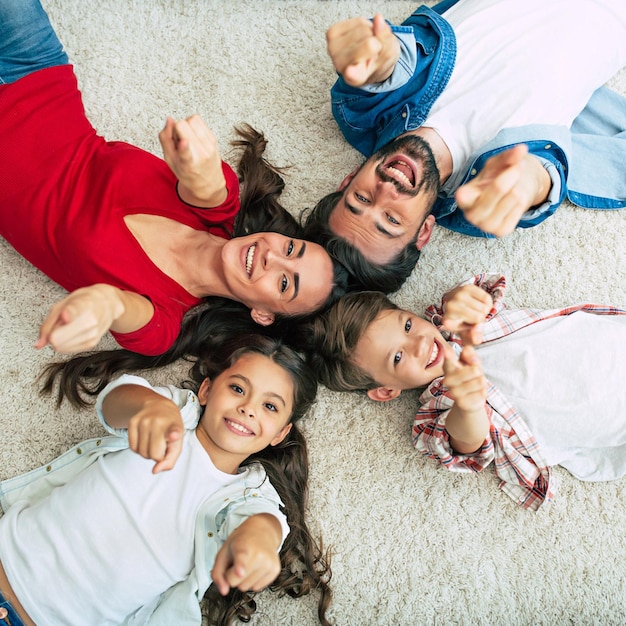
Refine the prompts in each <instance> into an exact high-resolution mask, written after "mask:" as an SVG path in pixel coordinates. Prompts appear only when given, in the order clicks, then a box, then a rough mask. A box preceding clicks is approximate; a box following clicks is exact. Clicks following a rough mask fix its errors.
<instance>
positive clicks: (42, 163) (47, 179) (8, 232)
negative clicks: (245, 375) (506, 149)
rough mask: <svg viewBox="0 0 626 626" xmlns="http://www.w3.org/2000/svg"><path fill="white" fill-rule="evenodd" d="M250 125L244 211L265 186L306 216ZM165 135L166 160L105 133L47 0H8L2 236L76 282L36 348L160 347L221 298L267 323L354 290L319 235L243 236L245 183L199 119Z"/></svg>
mask: <svg viewBox="0 0 626 626" xmlns="http://www.w3.org/2000/svg"><path fill="white" fill-rule="evenodd" d="M242 134H243V141H240V142H239V143H240V145H243V146H244V147H245V148H246V151H245V154H244V157H243V160H245V161H246V162H247V167H245V168H240V171H245V176H246V178H248V177H249V178H250V180H243V181H242V182H243V184H244V189H245V188H246V186H247V188H248V192H247V193H244V196H242V202H243V204H244V208H245V205H246V204H247V205H249V206H250V207H251V208H252V207H254V210H255V211H257V212H258V210H259V208H258V201H259V197H258V196H261V200H263V201H264V202H265V203H266V204H269V205H270V206H269V207H268V208H269V209H270V210H272V211H274V213H280V212H284V214H285V215H283V217H284V218H285V219H287V220H291V221H292V222H293V224H294V225H295V220H293V219H292V218H291V217H290V216H289V215H288V214H287V213H286V211H284V209H282V207H280V205H278V203H277V202H276V198H277V197H278V195H280V192H281V191H282V185H283V181H282V179H281V178H280V176H279V174H278V173H277V171H276V170H274V169H273V168H271V166H269V165H268V164H267V163H265V162H264V161H263V160H262V158H261V154H262V151H263V147H264V145H265V142H264V139H263V137H262V136H261V135H259V134H258V133H256V132H255V131H253V130H252V129H249V128H248V129H247V130H246V131H242ZM159 139H160V142H161V146H162V148H163V154H164V157H165V160H163V159H160V158H158V157H156V156H154V155H152V154H150V153H148V152H146V151H144V150H141V149H140V148H137V147H135V146H132V145H129V144H126V143H121V142H107V141H106V140H105V139H104V138H102V137H100V136H99V135H97V134H96V131H95V130H94V128H93V127H92V125H91V124H90V122H89V121H88V120H87V118H86V116H85V111H84V108H83V103H82V98H81V95H80V92H79V90H78V87H77V82H76V77H75V75H74V72H73V68H72V66H71V65H69V64H68V61H67V56H66V54H65V52H64V51H63V48H62V46H61V44H60V42H59V41H58V39H57V37H56V34H55V33H54V31H53V29H52V27H51V25H50V22H49V20H48V17H47V15H46V13H45V11H44V10H43V9H42V7H41V5H40V4H39V1H38V0H28V1H25V0H0V145H1V146H2V149H1V150H0V234H2V236H3V237H4V238H5V239H6V240H7V241H8V242H9V243H10V244H11V245H12V246H13V247H14V248H15V249H16V250H17V251H18V252H19V253H20V254H21V255H23V256H24V257H25V258H27V259H28V260H29V261H30V262H31V263H33V264H34V265H35V266H37V267H38V268H39V269H41V270H42V271H43V272H45V273H46V274H47V275H48V276H49V277H50V278H52V279H53V280H54V281H55V282H57V283H58V284H60V285H61V286H63V287H65V288H66V289H68V291H70V292H71V293H70V294H69V295H68V296H67V297H66V298H64V299H63V300H61V301H60V302H59V303H57V304H56V305H54V306H53V307H52V309H51V310H50V313H49V315H48V316H47V317H46V319H45V320H44V322H43V324H42V326H41V331H40V335H39V338H38V340H37V343H36V347H39V348H41V347H43V346H45V345H47V344H50V345H51V346H52V347H53V348H54V349H55V350H57V351H59V352H76V351H80V350H85V349H88V348H91V347H93V346H95V345H96V344H97V343H98V341H99V340H100V339H101V337H102V336H103V335H104V334H105V333H106V332H107V330H110V331H111V332H112V334H113V335H114V337H115V338H116V340H117V341H118V343H119V344H120V345H121V346H123V347H125V348H127V349H129V350H132V351H135V352H140V353H142V354H148V355H156V354H161V353H163V352H165V351H166V350H168V349H169V348H170V347H171V346H172V344H173V343H174V341H175V340H176V338H177V337H178V335H179V332H180V325H181V321H182V319H183V316H184V314H185V313H186V312H187V311H188V310H189V309H191V308H192V307H194V306H196V305H198V304H200V303H201V302H202V300H203V299H204V298H206V297H207V296H222V297H225V298H229V299H232V300H235V301H238V302H241V303H243V304H245V305H246V306H247V307H248V308H249V309H250V313H251V316H252V318H253V319H254V320H255V321H256V322H257V323H259V324H262V325H267V324H271V323H272V322H273V321H274V319H275V317H276V316H285V317H289V316H301V315H305V314H308V313H312V312H314V311H316V310H318V309H320V308H322V307H323V306H324V305H326V304H327V303H328V302H329V301H330V300H332V299H334V297H335V295H336V293H339V292H340V291H342V287H340V286H338V283H341V282H342V279H341V278H340V275H341V270H338V269H337V268H336V266H335V265H334V264H333V262H332V260H331V258H330V257H329V256H328V254H327V253H326V251H325V250H324V249H323V248H322V247H321V246H319V245H316V244H313V243H310V242H305V241H302V240H299V239H296V238H292V237H287V236H283V235H280V234H277V233H274V232H256V233H255V234H249V235H245V236H242V237H236V238H234V239H231V237H232V235H233V232H234V227H235V217H236V216H237V213H238V211H239V206H240V202H239V180H238V177H237V175H236V174H235V172H234V171H233V170H232V169H231V168H230V167H229V166H228V165H227V164H226V163H224V162H223V161H222V160H221V158H220V154H219V151H218V147H217V142H216V139H215V136H214V135H213V133H212V132H211V131H210V130H209V128H208V127H207V126H206V125H205V123H204V122H203V121H202V119H201V118H200V117H199V116H197V115H194V116H192V117H190V118H188V119H186V120H180V121H174V120H173V119H171V118H170V119H168V120H167V122H166V124H165V128H164V129H163V130H162V131H161V133H160V134H159ZM259 143H260V145H261V148H260V150H259V148H258V144H259ZM263 181H265V182H266V184H265V186H263ZM267 184H269V187H270V188H271V190H270V191H269V193H268V188H267ZM261 208H262V209H264V210H267V208H266V207H265V206H262V207H261ZM242 228H243V229H246V226H245V225H243V226H242ZM294 228H295V226H294ZM269 229H270V228H269V227H266V228H264V230H269ZM292 230H293V229H292ZM248 232H250V230H249V228H248Z"/></svg>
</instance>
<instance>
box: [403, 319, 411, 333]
mask: <svg viewBox="0 0 626 626" xmlns="http://www.w3.org/2000/svg"><path fill="white" fill-rule="evenodd" d="M412 325H413V324H412V323H411V320H410V319H408V320H407V321H406V324H405V325H404V332H405V333H408V332H409V331H410V330H411V326H412Z"/></svg>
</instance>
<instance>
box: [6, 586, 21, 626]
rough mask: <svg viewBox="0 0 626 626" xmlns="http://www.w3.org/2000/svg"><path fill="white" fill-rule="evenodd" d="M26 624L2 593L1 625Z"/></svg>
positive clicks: (15, 625) (14, 625)
mask: <svg viewBox="0 0 626 626" xmlns="http://www.w3.org/2000/svg"><path fill="white" fill-rule="evenodd" d="M5 625H6V626H24V622H23V621H22V619H21V618H20V616H19V615H18V614H17V613H16V612H15V609H14V608H13V606H12V605H11V604H10V603H9V602H7V601H6V600H5V599H4V596H3V595H2V594H1V593H0V626H5Z"/></svg>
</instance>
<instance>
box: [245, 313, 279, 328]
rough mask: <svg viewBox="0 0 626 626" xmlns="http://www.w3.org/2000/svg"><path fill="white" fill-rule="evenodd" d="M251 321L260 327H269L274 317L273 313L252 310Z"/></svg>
mask: <svg viewBox="0 0 626 626" xmlns="http://www.w3.org/2000/svg"><path fill="white" fill-rule="evenodd" d="M250 316H251V317H252V319H253V320H254V321H255V322H256V323H257V324H259V325H260V326H269V325H270V324H273V323H274V319H275V315H274V314H273V313H267V312H266V311H260V310H259V309H252V310H251V311H250Z"/></svg>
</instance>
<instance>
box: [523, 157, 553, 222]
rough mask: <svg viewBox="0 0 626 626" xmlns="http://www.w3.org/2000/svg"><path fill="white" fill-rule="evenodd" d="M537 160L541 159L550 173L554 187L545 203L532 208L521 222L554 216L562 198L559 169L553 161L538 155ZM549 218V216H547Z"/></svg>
mask: <svg viewBox="0 0 626 626" xmlns="http://www.w3.org/2000/svg"><path fill="white" fill-rule="evenodd" d="M534 157H535V158H536V159H539V162H540V163H541V165H543V167H544V169H545V170H546V172H548V176H550V181H551V184H552V186H551V187H550V192H549V193H548V197H547V198H546V200H545V202H543V203H541V204H540V205H539V206H535V207H532V208H531V209H528V211H526V213H524V215H522V217H521V218H520V222H530V221H533V222H536V221H537V219H538V218H541V216H542V215H543V214H552V213H553V212H554V210H553V208H552V207H554V206H555V205H558V204H559V200H560V198H561V185H562V182H561V176H560V174H559V171H558V169H557V168H556V167H555V165H554V163H552V161H549V160H548V159H544V158H543V157H540V156H538V155H536V154H535V155H534ZM546 217H547V215H546Z"/></svg>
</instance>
